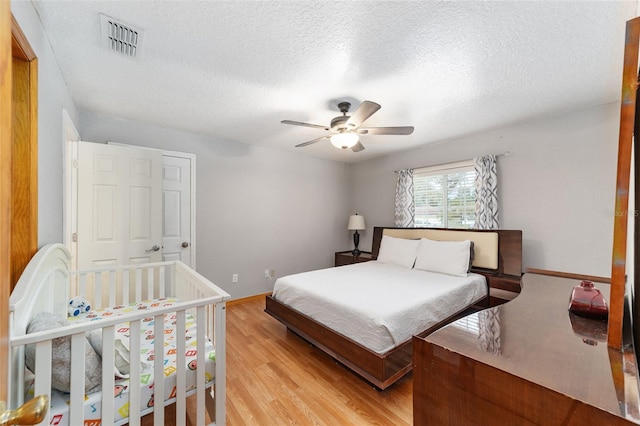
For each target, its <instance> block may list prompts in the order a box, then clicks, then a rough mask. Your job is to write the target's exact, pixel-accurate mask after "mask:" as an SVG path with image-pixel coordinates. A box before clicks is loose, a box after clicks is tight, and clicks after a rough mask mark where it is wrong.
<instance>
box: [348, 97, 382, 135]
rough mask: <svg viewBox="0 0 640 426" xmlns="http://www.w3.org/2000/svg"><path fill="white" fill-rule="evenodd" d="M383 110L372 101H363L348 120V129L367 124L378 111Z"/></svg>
mask: <svg viewBox="0 0 640 426" xmlns="http://www.w3.org/2000/svg"><path fill="white" fill-rule="evenodd" d="M380 108H382V107H381V106H380V105H379V104H377V103H375V102H371V101H363V102H362V103H361V104H360V106H359V107H358V109H357V110H355V111H354V112H353V114H352V115H351V117H349V120H347V128H355V127H358V126H359V125H361V124H362V123H364V122H365V120H366V119H367V118H369V117H371V116H372V115H373V114H374V113H375V112H376V111H378V110H379V109H380Z"/></svg>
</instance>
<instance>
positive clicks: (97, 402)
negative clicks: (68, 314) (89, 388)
mask: <svg viewBox="0 0 640 426" xmlns="http://www.w3.org/2000/svg"><path fill="white" fill-rule="evenodd" d="M176 302H178V299H175V298H160V299H154V300H146V301H144V302H140V303H132V304H131V305H129V306H122V305H120V306H115V307H112V308H104V309H96V310H94V311H91V312H89V313H87V314H86V315H83V316H80V317H76V318H73V319H72V318H69V320H70V321H91V320H93V321H95V320H99V319H101V318H105V317H113V316H114V315H119V314H123V313H127V312H132V311H134V310H143V309H148V310H150V313H151V312H152V309H153V308H154V307H157V306H171V305H173V304H175V303H176ZM185 320H186V328H187V330H186V345H185V346H186V353H185V356H186V362H187V368H186V384H187V387H186V390H187V391H189V390H191V389H194V388H195V387H196V368H197V362H196V357H197V354H198V351H197V340H196V336H197V334H196V321H195V320H194V319H193V317H192V316H191V315H189V313H187V314H186V315H185ZM153 328H154V318H153V317H149V318H145V319H144V320H141V321H140V333H141V334H142V338H141V342H140V348H141V354H140V357H141V361H142V373H141V375H140V383H139V384H138V386H140V389H141V410H142V413H143V414H146V413H147V412H151V411H152V409H153V406H154V394H153V392H154V391H153V387H154V374H153V367H152V365H153V364H152V362H151V361H152V360H153V359H154V357H155V354H154V348H153V343H154V338H153ZM164 330H165V335H164V359H165V361H164V362H165V367H164V375H165V395H164V401H167V400H170V399H172V398H175V396H176V374H175V372H176V359H177V356H176V314H175V313H171V314H167V315H165V317H164ZM116 334H117V336H116V339H121V340H122V341H128V336H129V325H128V323H126V324H122V325H119V326H117V327H116ZM205 350H206V355H205V360H206V365H205V378H206V386H207V387H209V386H211V385H212V384H213V379H214V374H215V373H214V372H215V350H214V348H213V344H212V343H211V342H210V341H209V339H207V341H206V342H205ZM132 357H133V356H132ZM131 386H132V384H131V383H130V380H129V379H117V380H116V382H115V386H114V389H113V394H112V395H108V397H109V398H114V401H115V404H114V406H115V413H114V419H115V421H116V424H118V422H120V423H126V422H128V420H127V418H128V417H129V390H130V387H131ZM104 391H105V390H104V389H103V390H102V391H101V392H94V393H90V394H87V395H85V403H84V418H85V423H84V424H85V425H100V418H101V401H102V394H103V392H104ZM32 397H33V389H32V388H31V389H29V390H28V395H27V398H32ZM50 412H51V423H50V424H51V425H60V426H65V425H69V394H68V393H64V392H60V391H57V390H52V393H51V408H50Z"/></svg>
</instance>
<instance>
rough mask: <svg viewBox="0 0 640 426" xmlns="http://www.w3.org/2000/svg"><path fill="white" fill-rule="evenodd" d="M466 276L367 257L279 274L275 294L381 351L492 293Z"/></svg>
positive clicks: (478, 280) (480, 278) (478, 278)
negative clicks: (335, 264) (347, 263)
mask: <svg viewBox="0 0 640 426" xmlns="http://www.w3.org/2000/svg"><path fill="white" fill-rule="evenodd" d="M486 293H487V289H486V281H485V278H484V277H483V276H482V275H478V274H469V275H468V276H467V277H466V278H461V277H454V276H451V275H443V274H438V273H434V272H426V271H419V270H415V269H407V268H403V267H400V266H395V265H390V264H385V263H381V262H376V261H372V262H364V263H357V264H354V265H348V266H340V267H337V268H329V269H321V270H317V271H311V272H304V273H300V274H294V275H288V276H286V277H282V278H279V279H278V280H277V281H276V283H275V285H274V289H273V297H274V298H275V299H277V300H278V301H280V302H282V303H284V304H287V305H288V306H290V307H292V308H294V309H295V310H297V311H299V312H301V313H303V314H305V315H307V316H309V317H311V318H313V319H314V320H316V321H318V322H320V323H322V324H324V325H326V326H328V327H329V328H331V329H333V330H334V331H337V332H338V333H340V334H343V335H344V336H347V337H349V338H350V339H352V340H355V341H356V342H358V343H360V344H362V345H363V346H366V347H367V348H369V349H370V350H372V351H374V352H377V353H380V354H382V353H385V352H387V351H389V350H391V349H393V348H394V347H396V346H398V345H399V344H401V343H404V342H405V341H407V340H409V339H410V338H411V336H412V335H414V334H417V333H420V332H422V331H424V330H426V329H427V328H429V327H431V326H432V325H434V324H436V323H438V322H439V321H442V320H443V319H445V318H447V317H449V316H450V315H452V314H454V313H456V312H458V311H460V310H462V309H463V308H465V307H466V306H469V305H471V304H472V303H473V302H476V301H477V300H480V299H481V298H483V297H484V296H486Z"/></svg>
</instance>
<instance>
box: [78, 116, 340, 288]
mask: <svg viewBox="0 0 640 426" xmlns="http://www.w3.org/2000/svg"><path fill="white" fill-rule="evenodd" d="M80 120H81V135H82V139H83V140H85V141H90V142H107V141H114V142H119V143H127V144H132V145H140V146H146V147H152V148H159V149H165V150H172V151H182V152H189V153H193V154H196V157H197V159H196V164H197V166H196V170H197V177H196V188H197V198H196V199H197V208H196V223H197V260H196V262H197V265H196V266H197V270H198V271H199V272H200V273H201V274H203V275H204V276H206V277H207V278H209V279H210V280H212V281H213V282H215V283H216V284H217V285H219V286H221V287H222V288H224V289H225V290H226V291H228V292H229V293H230V294H231V295H232V297H233V298H239V297H246V296H250V295H254V294H259V293H265V292H267V291H271V289H272V288H273V282H274V279H265V278H264V270H265V269H275V270H276V277H275V278H277V277H279V276H283V275H286V274H290V273H295V272H301V271H308V270H312V269H319V268H326V267H329V266H333V254H334V252H335V251H338V250H342V249H348V248H349V247H350V244H349V241H350V240H349V233H348V232H347V229H346V228H347V221H348V216H349V210H348V207H349V192H348V191H349V184H348V182H349V172H348V166H347V165H346V164H342V163H337V162H332V161H327V160H320V159H315V158H311V157H307V156H303V155H299V154H293V153H286V152H282V151H276V150H273V149H267V148H260V147H256V146H251V145H246V144H241V143H235V142H228V141H224V140H219V139H212V138H208V137H204V136H200V135H195V134H191V133H186V132H181V131H178V130H173V129H168V128H160V127H157V126H152V125H145V124H142V123H139V122H133V121H127V120H121V119H116V118H113V117H108V116H103V115H96V114H90V113H84V112H83V113H81V115H80ZM235 273H237V274H238V275H239V282H238V283H236V284H233V283H232V282H231V278H232V275H233V274H235Z"/></svg>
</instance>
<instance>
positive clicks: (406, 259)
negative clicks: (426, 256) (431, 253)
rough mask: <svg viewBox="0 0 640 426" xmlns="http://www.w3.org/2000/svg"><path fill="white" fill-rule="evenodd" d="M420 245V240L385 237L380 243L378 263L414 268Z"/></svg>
mask: <svg viewBox="0 0 640 426" xmlns="http://www.w3.org/2000/svg"><path fill="white" fill-rule="evenodd" d="M419 243H420V240H407V239H405V238H394V237H389V236H387V235H383V236H382V241H381V242H380V251H379V252H378V261H379V262H383V263H390V264H393V265H398V266H404V267H405V268H413V264H414V263H415V261H416V253H417V250H418V244H419Z"/></svg>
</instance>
